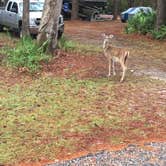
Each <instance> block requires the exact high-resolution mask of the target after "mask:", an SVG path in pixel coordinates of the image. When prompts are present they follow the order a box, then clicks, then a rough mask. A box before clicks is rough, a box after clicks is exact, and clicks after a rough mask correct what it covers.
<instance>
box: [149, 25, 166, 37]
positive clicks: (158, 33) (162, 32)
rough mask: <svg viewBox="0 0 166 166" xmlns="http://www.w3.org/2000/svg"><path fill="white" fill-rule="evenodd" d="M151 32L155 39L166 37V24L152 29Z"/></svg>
mask: <svg viewBox="0 0 166 166" xmlns="http://www.w3.org/2000/svg"><path fill="white" fill-rule="evenodd" d="M151 34H152V36H153V38H155V39H160V40H162V39H166V25H163V26H161V27H160V29H159V30H156V29H155V30H152V31H151Z"/></svg>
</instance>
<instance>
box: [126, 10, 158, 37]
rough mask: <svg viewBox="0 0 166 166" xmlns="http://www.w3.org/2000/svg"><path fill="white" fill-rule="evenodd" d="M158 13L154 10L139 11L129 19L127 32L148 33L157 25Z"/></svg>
mask: <svg viewBox="0 0 166 166" xmlns="http://www.w3.org/2000/svg"><path fill="white" fill-rule="evenodd" d="M155 21H156V13H155V12H154V11H153V12H148V13H145V12H142V11H141V12H139V13H138V14H136V15H134V16H133V17H132V18H131V19H129V21H128V24H127V27H126V29H125V30H126V33H140V34H144V35H145V34H147V33H149V32H150V31H152V30H153V29H154V27H155Z"/></svg>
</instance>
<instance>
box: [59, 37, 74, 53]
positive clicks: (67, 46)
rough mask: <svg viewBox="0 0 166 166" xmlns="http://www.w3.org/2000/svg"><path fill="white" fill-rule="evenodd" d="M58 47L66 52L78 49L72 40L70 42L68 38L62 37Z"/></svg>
mask: <svg viewBox="0 0 166 166" xmlns="http://www.w3.org/2000/svg"><path fill="white" fill-rule="evenodd" d="M58 47H59V48H60V49H63V50H65V51H67V50H73V49H75V48H76V43H75V42H73V41H71V40H68V39H67V38H66V37H64V36H62V37H61V38H60V40H59V42H58Z"/></svg>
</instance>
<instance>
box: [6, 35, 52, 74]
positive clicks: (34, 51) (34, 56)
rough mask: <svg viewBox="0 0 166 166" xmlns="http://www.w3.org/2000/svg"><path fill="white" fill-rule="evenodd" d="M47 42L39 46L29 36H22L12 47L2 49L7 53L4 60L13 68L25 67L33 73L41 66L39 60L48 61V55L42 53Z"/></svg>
mask: <svg viewBox="0 0 166 166" xmlns="http://www.w3.org/2000/svg"><path fill="white" fill-rule="evenodd" d="M46 45H47V43H44V44H43V45H42V46H41V47H39V46H38V45H37V44H36V43H35V42H34V41H33V40H32V39H31V38H27V37H26V38H23V39H21V40H20V41H19V42H18V43H17V44H16V47H15V48H14V49H13V48H12V49H11V48H7V49H4V54H5V55H7V57H6V58H5V60H4V62H5V63H6V64H7V65H8V66H11V67H14V68H23V67H24V68H26V69H27V70H28V71H29V72H31V73H34V72H36V71H37V70H38V69H40V68H41V65H40V62H41V61H48V60H49V59H50V56H49V55H46V54H45V53H44V50H45V47H46Z"/></svg>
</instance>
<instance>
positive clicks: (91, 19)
mask: <svg viewBox="0 0 166 166" xmlns="http://www.w3.org/2000/svg"><path fill="white" fill-rule="evenodd" d="M97 15H98V14H97V13H93V14H92V15H91V18H90V21H96V20H97Z"/></svg>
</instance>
